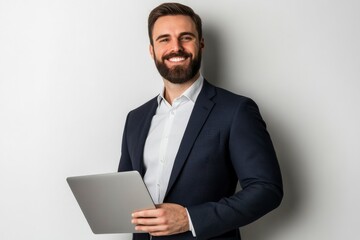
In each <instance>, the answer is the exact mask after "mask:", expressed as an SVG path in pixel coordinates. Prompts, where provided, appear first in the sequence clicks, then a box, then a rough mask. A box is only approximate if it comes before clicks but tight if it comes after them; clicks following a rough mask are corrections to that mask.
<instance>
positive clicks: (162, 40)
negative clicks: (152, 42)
mask: <svg viewBox="0 0 360 240" xmlns="http://www.w3.org/2000/svg"><path fill="white" fill-rule="evenodd" d="M168 41H169V39H168V38H162V39H160V40H159V42H168Z"/></svg>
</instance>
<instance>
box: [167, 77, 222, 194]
mask: <svg viewBox="0 0 360 240" xmlns="http://www.w3.org/2000/svg"><path fill="white" fill-rule="evenodd" d="M214 95H215V88H214V87H213V86H212V85H210V84H209V83H208V82H207V81H204V85H203V88H202V90H201V92H200V94H199V96H198V98H197V100H196V103H195V105H194V109H193V111H192V113H191V116H190V119H189V123H188V125H187V127H186V130H185V133H184V136H183V138H182V140H181V143H180V147H179V150H178V153H177V155H176V158H175V162H174V166H173V169H172V172H171V176H170V180H169V184H168V188H167V191H166V195H167V194H168V192H169V191H170V190H171V188H172V186H173V184H174V183H175V181H176V179H177V177H178V176H179V174H180V172H181V170H182V167H183V165H184V163H185V162H186V160H187V158H188V155H189V153H190V151H191V149H192V147H193V145H194V142H195V141H196V138H197V136H198V135H199V133H200V131H201V129H202V127H203V125H204V123H205V122H206V119H207V118H208V116H209V113H210V112H211V110H212V108H213V106H214V102H213V101H211V98H212V97H213V96H214ZM166 195H165V197H166Z"/></svg>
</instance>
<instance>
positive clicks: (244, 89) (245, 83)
mask: <svg viewBox="0 0 360 240" xmlns="http://www.w3.org/2000/svg"><path fill="white" fill-rule="evenodd" d="M160 2H162V1H147V0H142V1H139V0H138V1H119V0H105V1H95V0H90V1H89V0H75V1H74V0H51V1H47V0H43V1H41V0H33V1H25V0H23V1H20V0H0V172H1V173H0V226H1V227H0V239H4V240H13V239H16V240H17V239H31V240H32V239H34V240H35V239H36V240H45V239H46V240H47V239H52V240H63V239H104V240H107V239H119V240H120V239H128V237H129V236H128V235H93V234H92V232H91V230H90V228H89V227H88V225H87V223H86V221H85V219H84V217H83V215H82V213H81V211H80V209H79V207H78V205H77V203H76V202H75V199H74V197H73V196H72V194H71V192H70V189H69V187H68V186H67V183H66V181H65V178H66V177H68V176H73V175H84V174H95V173H105V172H114V171H116V169H117V165H118V160H119V158H120V144H121V136H122V131H123V125H124V121H125V117H126V114H127V112H128V111H130V110H131V109H133V108H135V107H137V106H138V105H140V104H141V103H143V102H145V101H147V100H148V99H149V98H151V97H153V96H155V95H156V94H157V93H158V92H159V91H160V89H161V86H162V82H161V78H160V77H159V75H158V73H157V71H156V69H155V67H154V64H153V61H152V59H151V58H150V55H149V54H148V44H149V43H148V38H147V16H148V13H149V12H150V10H151V9H152V8H154V7H155V6H157V5H158V4H159V3H160ZM182 2H183V3H185V4H189V5H190V6H192V7H193V8H194V9H195V11H197V12H198V13H199V14H200V16H201V17H202V19H203V22H204V36H205V43H206V48H205V54H204V55H205V56H204V62H203V73H204V75H205V77H206V78H207V79H208V80H210V82H212V83H215V84H216V85H219V86H221V87H224V88H227V89H229V90H231V91H233V92H236V93H239V94H243V95H247V96H250V97H252V98H253V99H254V100H255V101H256V102H257V103H258V104H259V106H260V109H261V111H262V115H263V117H264V118H265V120H266V122H267V124H268V129H269V131H270V133H271V136H272V139H273V142H274V145H275V147H276V150H277V153H278V157H279V161H280V165H281V169H282V173H283V180H284V187H285V197H284V200H283V203H282V205H281V206H280V208H278V209H277V210H275V211H274V212H272V213H270V214H268V215H267V216H265V217H264V218H262V219H261V220H259V221H256V222H255V223H253V224H251V225H249V226H246V227H244V228H242V230H241V231H242V235H243V238H244V239H245V240H246V239H249V240H250V239H251V240H288V239H291V240H304V239H316V240H317V239H327V240H335V239H357V238H358V229H357V228H358V227H359V223H360V221H359V216H358V215H359V213H360V207H359V206H360V205H359V202H360V193H359V191H360V188H359V182H360V174H359V170H360V164H359V156H360V151H359V148H360V127H359V123H360V107H359V106H358V105H359V103H360V44H359V43H360V26H359V25H360V14H359V10H360V2H359V1H357V0H343V1H335V0H327V1H326V0H303V1H300V0H298V1H294V0H274V1H270V0H263V1H261V0H251V1H250V0H222V1H190V0H189V1H182Z"/></svg>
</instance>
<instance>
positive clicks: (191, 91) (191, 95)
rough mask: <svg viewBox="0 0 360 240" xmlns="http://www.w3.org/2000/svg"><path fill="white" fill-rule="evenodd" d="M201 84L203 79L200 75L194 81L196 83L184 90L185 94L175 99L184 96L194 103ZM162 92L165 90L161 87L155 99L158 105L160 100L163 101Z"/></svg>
mask: <svg viewBox="0 0 360 240" xmlns="http://www.w3.org/2000/svg"><path fill="white" fill-rule="evenodd" d="M203 83H204V77H203V76H202V75H201V74H200V76H199V78H198V79H196V81H195V82H194V83H193V84H192V85H191V86H190V87H189V88H188V89H186V90H185V92H183V93H182V94H181V95H180V96H179V97H178V98H177V99H179V98H181V97H183V96H184V97H186V98H187V99H189V100H190V101H192V102H195V101H196V99H197V97H198V96H199V94H200V91H201V88H202V86H203ZM164 90H165V89H164V87H163V90H162V91H161V92H160V94H159V95H158V97H157V101H158V104H160V102H161V101H162V100H165V97H164Z"/></svg>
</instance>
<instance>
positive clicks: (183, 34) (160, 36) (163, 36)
mask: <svg viewBox="0 0 360 240" xmlns="http://www.w3.org/2000/svg"><path fill="white" fill-rule="evenodd" d="M185 35H190V36H192V37H194V38H196V35H195V34H194V33H192V32H182V33H180V35H179V37H182V36H185ZM166 37H170V34H161V35H159V36H158V37H157V38H156V39H155V41H158V40H159V39H161V38H166Z"/></svg>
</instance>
